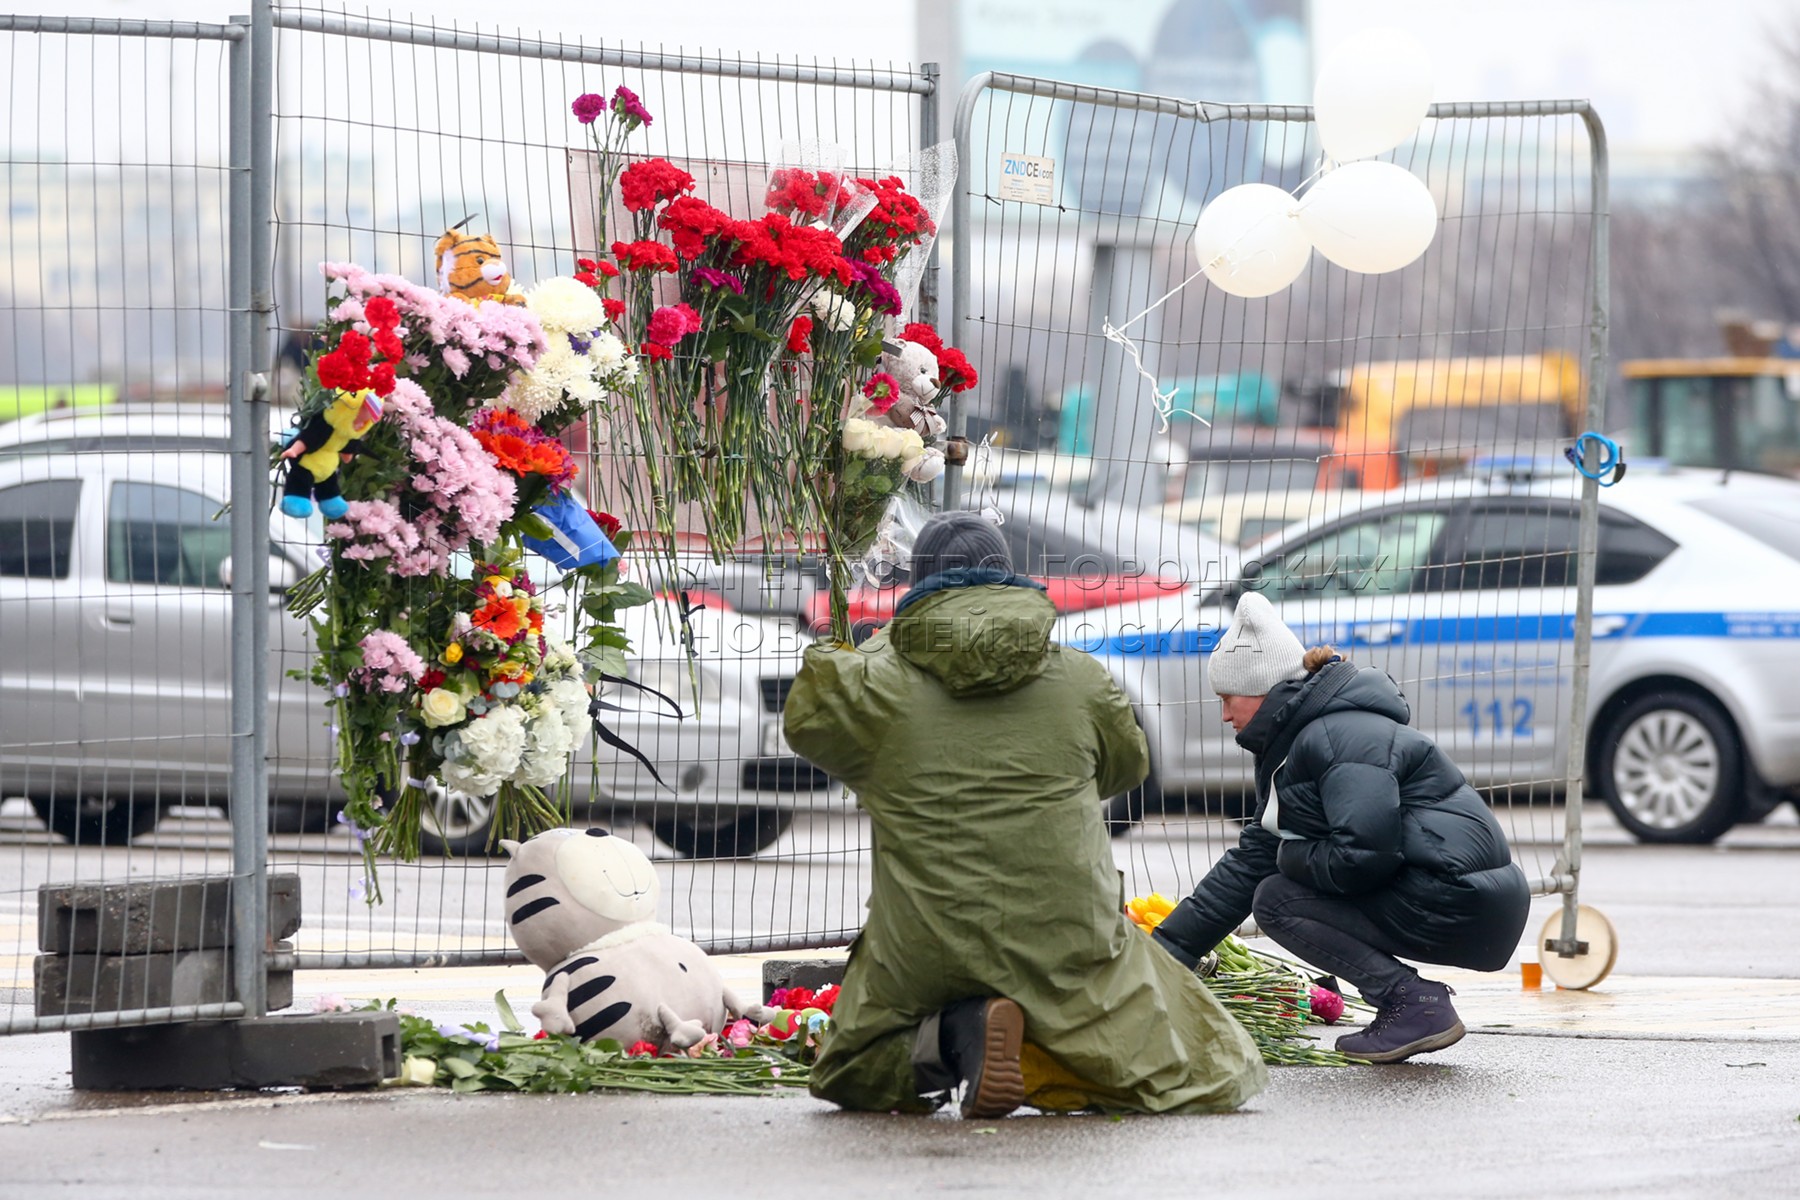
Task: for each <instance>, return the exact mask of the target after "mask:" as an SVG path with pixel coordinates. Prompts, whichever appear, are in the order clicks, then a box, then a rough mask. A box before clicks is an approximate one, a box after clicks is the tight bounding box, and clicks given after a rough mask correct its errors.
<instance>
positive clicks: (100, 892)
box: [38, 871, 300, 954]
mask: <svg viewBox="0 0 1800 1200" xmlns="http://www.w3.org/2000/svg"><path fill="white" fill-rule="evenodd" d="M268 884H269V938H270V940H272V941H279V940H280V939H282V938H290V937H293V936H294V932H295V931H296V930H298V929H299V928H300V876H299V874H297V873H296V872H292V871H282V872H271V873H270V875H269V876H268ZM230 944H231V880H230V878H229V877H227V876H222V875H208V876H199V875H196V876H187V877H182V878H176V879H146V880H139V881H135V882H130V883H45V884H40V885H39V886H38V949H39V950H41V951H43V952H44V953H46V954H161V953H166V952H169V951H175V950H209V949H213V948H216V947H222V946H228V945H230Z"/></svg>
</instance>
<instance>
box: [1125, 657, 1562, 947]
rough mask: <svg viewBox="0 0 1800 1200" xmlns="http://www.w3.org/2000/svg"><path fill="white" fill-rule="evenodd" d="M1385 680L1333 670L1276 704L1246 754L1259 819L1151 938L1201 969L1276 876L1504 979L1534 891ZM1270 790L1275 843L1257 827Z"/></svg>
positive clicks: (1340, 667) (1371, 673)
mask: <svg viewBox="0 0 1800 1200" xmlns="http://www.w3.org/2000/svg"><path fill="white" fill-rule="evenodd" d="M1411 719H1412V710H1411V709H1410V708H1409V707H1408V706H1407V703H1406V698H1405V697H1404V696H1402V695H1401V694H1400V689H1399V688H1398V687H1396V686H1395V684H1394V681H1393V680H1392V679H1390V678H1388V676H1387V675H1386V674H1384V673H1383V672H1381V671H1377V670H1373V669H1370V668H1366V667H1365V668H1360V669H1359V668H1357V667H1355V666H1353V665H1351V664H1350V663H1346V662H1332V663H1329V664H1327V665H1326V666H1324V667H1322V668H1320V669H1319V670H1318V671H1317V672H1315V673H1314V674H1313V675H1312V676H1310V677H1309V678H1307V679H1306V680H1304V681H1301V682H1298V683H1284V684H1280V685H1278V686H1277V687H1276V689H1275V690H1274V691H1272V692H1270V694H1269V697H1268V699H1267V700H1265V701H1264V702H1263V707H1262V709H1261V711H1259V712H1258V713H1257V715H1256V718H1255V719H1254V720H1253V721H1251V722H1250V724H1249V725H1247V726H1246V727H1245V728H1244V730H1243V731H1242V732H1241V733H1239V734H1238V739H1237V740H1238V744H1239V745H1241V746H1243V747H1244V748H1245V749H1246V750H1249V751H1250V752H1251V753H1252V754H1254V755H1255V756H1256V795H1257V806H1256V815H1255V819H1254V820H1253V821H1251V822H1250V823H1249V824H1247V825H1245V826H1244V831H1243V834H1242V836H1241V837H1240V839H1239V842H1238V845H1237V846H1236V847H1235V848H1234V849H1231V850H1228V851H1226V852H1225V854H1224V855H1223V856H1222V857H1221V858H1220V859H1219V861H1218V862H1217V863H1215V864H1214V866H1213V869H1212V870H1211V871H1210V872H1208V873H1207V876H1206V878H1205V879H1203V880H1201V881H1200V885H1199V886H1198V887H1197V888H1195V889H1194V894H1193V895H1191V896H1189V897H1188V898H1187V899H1185V900H1183V901H1182V902H1181V903H1180V904H1179V905H1177V906H1176V909H1175V911H1174V912H1173V913H1171V914H1169V916H1168V918H1167V919H1166V920H1165V921H1164V922H1163V923H1162V925H1161V927H1160V928H1159V929H1158V930H1157V934H1158V936H1159V939H1160V940H1163V941H1166V942H1171V943H1173V944H1174V946H1175V947H1176V948H1178V949H1179V950H1182V951H1185V952H1186V953H1187V955H1189V956H1194V957H1198V956H1199V955H1202V954H1205V953H1206V952H1207V951H1208V950H1210V949H1212V948H1213V947H1214V946H1216V945H1217V944H1218V943H1219V940H1220V939H1221V938H1223V937H1224V936H1225V935H1226V934H1227V933H1230V932H1231V931H1232V930H1234V929H1236V928H1237V927H1238V925H1239V924H1241V923H1242V922H1243V920H1244V918H1245V917H1247V916H1249V915H1250V905H1251V898H1252V897H1253V896H1254V895H1255V892H1256V885H1257V884H1259V883H1261V882H1262V881H1263V880H1264V879H1266V878H1268V877H1269V876H1270V875H1273V874H1275V873H1276V872H1277V871H1279V872H1280V873H1281V874H1283V875H1285V876H1287V877H1288V878H1289V879H1292V880H1294V881H1295V882H1297V883H1303V884H1305V885H1306V886H1307V887H1310V888H1313V889H1315V890H1316V891H1319V892H1322V893H1325V894H1327V895H1338V896H1346V897H1362V898H1366V900H1367V901H1368V903H1367V904H1366V905H1363V906H1362V907H1364V909H1365V911H1366V912H1368V913H1369V915H1370V916H1372V917H1374V918H1375V919H1377V920H1378V921H1381V922H1382V923H1384V924H1389V925H1391V926H1393V927H1398V928H1403V929H1405V930H1406V932H1407V934H1408V936H1409V939H1410V940H1411V942H1412V943H1413V944H1417V945H1421V946H1427V947H1431V948H1433V949H1435V950H1437V951H1439V954H1438V957H1436V958H1434V959H1433V961H1438V962H1447V963H1451V964H1453V965H1457V966H1468V967H1473V968H1476V969H1478V970H1497V969H1499V968H1500V967H1503V966H1505V965H1506V963H1507V961H1508V960H1509V959H1510V956H1511V953H1512V950H1513V948H1514V947H1515V946H1517V944H1518V936H1519V932H1520V930H1521V929H1523V927H1524V920H1525V914H1526V910H1527V908H1528V907H1529V903H1530V896H1529V889H1528V888H1527V886H1526V883H1525V875H1524V872H1522V871H1520V870H1519V868H1518V866H1517V865H1515V864H1514V863H1513V861H1512V855H1511V851H1510V850H1509V849H1508V847H1507V844H1506V835H1505V834H1504V833H1503V832H1501V829H1500V823H1499V822H1498V821H1496V820H1495V819H1494V815H1493V814H1492V813H1491V812H1489V811H1488V808H1487V805H1486V804H1484V803H1483V802H1482V799H1481V797H1480V796H1479V795H1477V794H1476V792H1475V790H1474V789H1473V788H1471V787H1470V786H1469V785H1468V783H1467V782H1466V781H1465V780H1464V779H1463V775H1462V772H1461V771H1459V770H1458V769H1457V768H1456V764H1454V763H1452V762H1451V761H1450V759H1449V758H1448V757H1447V756H1446V755H1445V754H1444V752H1443V751H1442V750H1439V749H1438V747H1437V744H1436V743H1435V742H1433V741H1432V740H1431V739H1430V738H1428V737H1426V736H1425V735H1424V734H1422V733H1420V732H1419V731H1417V730H1416V729H1412V728H1409V727H1408V726H1407V724H1406V723H1407V722H1408V721H1409V720H1411ZM1271 782H1273V784H1274V787H1275V791H1276V794H1277V795H1278V796H1279V798H1280V802H1279V804H1278V806H1277V815H1278V818H1279V824H1280V828H1281V829H1282V831H1283V832H1285V833H1291V834H1295V835H1298V836H1297V837H1294V838H1280V837H1277V836H1276V835H1275V834H1274V833H1271V832H1270V831H1269V830H1267V829H1265V828H1264V827H1263V825H1262V817H1263V812H1264V810H1265V808H1266V807H1267V805H1268V797H1269V786H1270V783H1271Z"/></svg>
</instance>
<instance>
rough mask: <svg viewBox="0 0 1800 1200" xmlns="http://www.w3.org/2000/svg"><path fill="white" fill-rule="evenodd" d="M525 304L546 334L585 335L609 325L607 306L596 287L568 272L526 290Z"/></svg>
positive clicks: (553, 339) (552, 339)
mask: <svg viewBox="0 0 1800 1200" xmlns="http://www.w3.org/2000/svg"><path fill="white" fill-rule="evenodd" d="M525 307H526V308H528V309H530V310H531V315H532V316H534V317H536V318H537V319H538V324H540V325H542V326H543V327H544V332H545V333H550V334H556V333H582V334H585V333H587V332H589V331H590V330H594V329H598V328H600V327H601V326H602V325H604V324H606V306H605V305H604V304H602V303H601V302H600V297H599V296H598V295H596V294H595V292H594V289H593V288H591V287H588V286H587V285H586V284H585V283H578V282H576V281H575V280H573V279H570V278H569V277H568V276H566V275H558V276H556V277H555V278H553V279H546V280H544V281H543V282H542V283H540V284H538V285H537V286H536V287H534V288H532V289H531V290H530V291H529V292H527V293H525ZM555 340H556V339H555V338H551V341H555Z"/></svg>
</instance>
